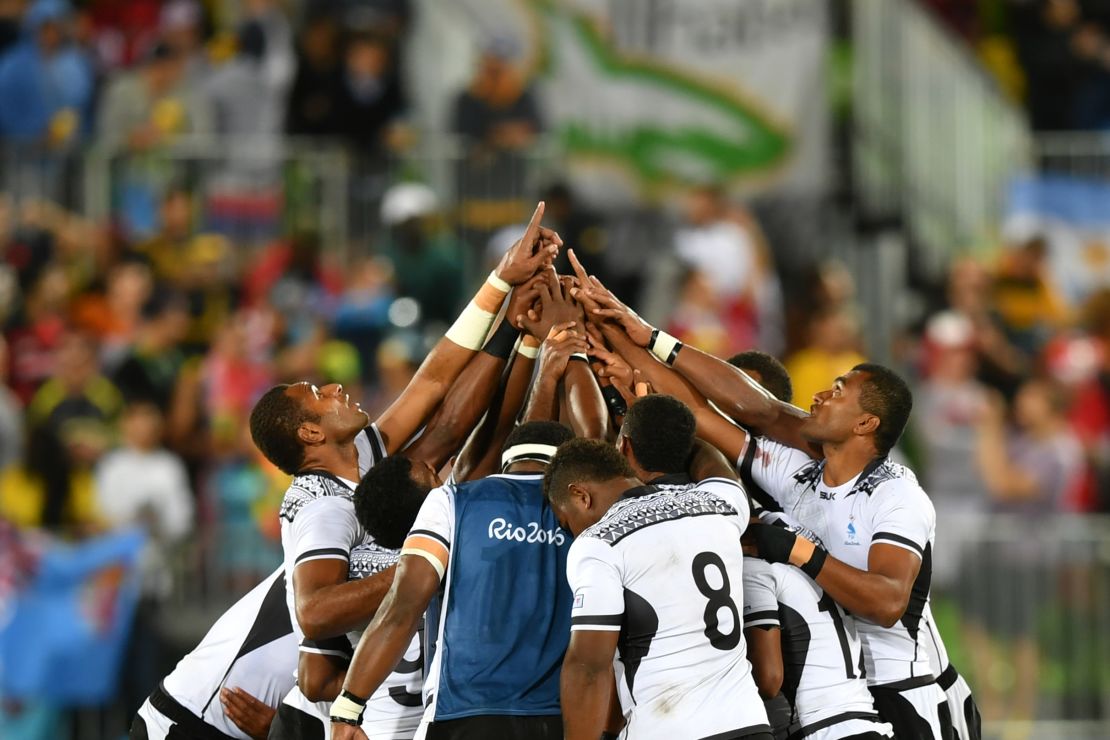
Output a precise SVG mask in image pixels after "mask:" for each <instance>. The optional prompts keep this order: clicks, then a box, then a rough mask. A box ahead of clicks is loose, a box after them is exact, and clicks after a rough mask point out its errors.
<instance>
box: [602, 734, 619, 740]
mask: <svg viewBox="0 0 1110 740" xmlns="http://www.w3.org/2000/svg"><path fill="white" fill-rule="evenodd" d="M618 737H620V733H618V732H602V733H601V740H617V738H618Z"/></svg>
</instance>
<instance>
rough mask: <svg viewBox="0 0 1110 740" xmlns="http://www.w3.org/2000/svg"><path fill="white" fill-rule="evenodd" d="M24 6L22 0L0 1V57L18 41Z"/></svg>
mask: <svg viewBox="0 0 1110 740" xmlns="http://www.w3.org/2000/svg"><path fill="white" fill-rule="evenodd" d="M25 6H26V3H25V2H24V0H4V2H0V57H3V55H4V52H6V51H7V50H8V49H10V48H11V47H12V46H14V45H15V44H16V43H17V42H18V41H19V36H20V26H22V25H23V13H24V11H25V10H26V7H25Z"/></svg>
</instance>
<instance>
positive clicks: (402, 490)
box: [355, 455, 428, 550]
mask: <svg viewBox="0 0 1110 740" xmlns="http://www.w3.org/2000/svg"><path fill="white" fill-rule="evenodd" d="M427 495H428V489H427V488H425V487H424V486H421V485H418V484H417V483H416V481H414V480H413V479H412V460H409V459H408V458H407V457H402V456H400V455H392V456H390V457H387V458H385V459H384V460H382V461H381V462H379V463H378V464H377V465H375V466H374V467H372V468H370V470H369V471H368V472H367V473H366V475H364V476H363V477H362V480H361V481H359V484H358V488H356V489H355V516H356V517H358V523H359V524H361V525H362V526H363V528H364V529H365V530H366V531H367V533H369V535H370V536H371V537H373V538H374V541H375V542H377V543H378V544H379V545H381V546H382V547H388V548H389V549H390V550H397V549H399V548H400V547H401V545H403V544H404V542H405V536H406V535H408V533H409V530H410V529H412V523H413V522H415V521H416V515H417V514H418V513H419V512H420V507H421V506H422V505H423V504H424V497H425V496H427Z"/></svg>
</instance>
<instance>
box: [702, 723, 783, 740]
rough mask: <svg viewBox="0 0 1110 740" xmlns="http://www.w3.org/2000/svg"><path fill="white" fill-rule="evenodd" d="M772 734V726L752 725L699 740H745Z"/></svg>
mask: <svg viewBox="0 0 1110 740" xmlns="http://www.w3.org/2000/svg"><path fill="white" fill-rule="evenodd" d="M770 732H771V726H770V725H750V726H748V727H741V728H740V729H739V730H727V731H725V732H718V733H717V734H715V735H706V736H705V737H703V738H699V740H743V739H744V738H746V737H750V736H752V735H759V734H762V733H770Z"/></svg>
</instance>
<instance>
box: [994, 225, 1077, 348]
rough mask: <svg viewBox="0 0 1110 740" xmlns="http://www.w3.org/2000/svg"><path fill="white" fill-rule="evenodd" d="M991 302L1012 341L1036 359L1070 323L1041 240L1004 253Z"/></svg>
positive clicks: (1045, 248) (1034, 239)
mask: <svg viewBox="0 0 1110 740" xmlns="http://www.w3.org/2000/svg"><path fill="white" fill-rule="evenodd" d="M991 299H992V300H993V302H994V305H995V306H996V307H997V309H998V313H999V316H1000V317H1001V318H1002V322H1003V326H1004V328H1005V331H1006V334H1007V338H1008V339H1009V341H1010V342H1011V343H1012V344H1013V345H1014V346H1015V347H1017V348H1018V349H1019V350H1021V351H1022V352H1024V353H1025V354H1026V355H1027V356H1030V357H1032V356H1033V355H1036V354H1037V353H1038V352H1040V350H1041V348H1042V347H1043V346H1044V344H1045V342H1046V341H1047V340H1048V338H1049V336H1050V335H1051V333H1052V332H1053V331H1055V330H1056V329H1058V328H1059V327H1060V326H1062V325H1063V324H1064V322H1065V321H1066V320H1067V319H1068V308H1067V305H1066V304H1065V302H1064V299H1063V297H1062V296H1061V295H1060V293H1059V291H1058V290H1057V289H1056V287H1055V285H1054V284H1053V280H1052V276H1051V274H1050V270H1049V265H1048V244H1047V242H1046V241H1045V240H1044V238H1043V237H1040V236H1037V237H1033V238H1031V239H1028V240H1026V241H1025V242H1024V243H1022V244H1019V245H1016V246H1014V247H1011V248H1006V249H1005V250H1004V251H1003V254H1002V257H1001V259H1000V261H999V266H998V271H997V273H996V275H995V278H994V285H993V289H992V292H991Z"/></svg>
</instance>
